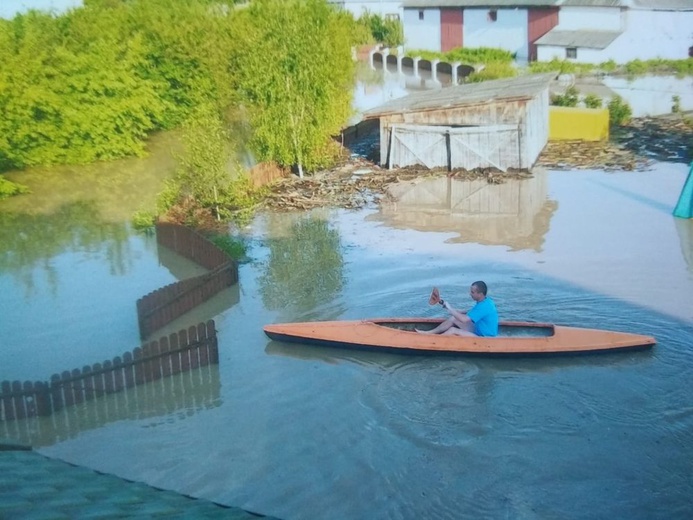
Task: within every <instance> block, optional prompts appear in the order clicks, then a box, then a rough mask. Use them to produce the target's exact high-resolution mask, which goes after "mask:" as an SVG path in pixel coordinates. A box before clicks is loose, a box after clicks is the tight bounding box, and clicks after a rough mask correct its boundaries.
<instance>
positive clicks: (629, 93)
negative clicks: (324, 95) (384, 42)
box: [354, 64, 693, 121]
mask: <svg viewBox="0 0 693 520" xmlns="http://www.w3.org/2000/svg"><path fill="white" fill-rule="evenodd" d="M376 67H380V68H376V69H375V70H370V71H367V72H366V71H361V79H360V81H359V82H358V83H357V86H356V89H355V91H354V106H355V108H356V109H357V110H362V111H365V110H369V109H371V108H374V107H377V106H379V105H382V104H384V103H387V102H388V101H391V100H393V99H397V98H401V97H403V96H406V95H407V94H409V93H412V92H417V91H421V90H435V89H440V88H447V87H448V86H450V84H451V77H450V76H449V75H447V74H444V73H441V74H439V75H438V76H437V79H433V78H431V75H430V72H428V73H426V72H422V73H421V75H419V76H416V75H414V71H413V70H412V69H409V68H407V67H404V68H402V72H398V71H396V70H390V71H389V72H385V71H383V70H382V64H376ZM390 69H391V68H390ZM556 83H557V84H558V85H560V86H561V88H560V89H559V91H561V92H562V91H563V90H564V89H565V87H567V86H569V84H565V85H563V84H561V83H560V82H556ZM571 84H574V85H575V87H576V88H577V89H578V91H579V92H580V94H581V95H583V96H584V95H587V94H590V93H592V94H595V95H597V96H598V97H600V98H601V99H602V100H603V103H604V105H603V106H606V105H607V103H608V102H609V100H610V99H611V98H613V97H614V96H615V95H619V96H621V98H623V100H624V101H625V102H626V103H628V105H629V106H630V107H631V110H632V115H633V117H646V116H658V115H663V114H670V113H672V111H673V107H674V106H675V105H677V107H678V110H679V111H683V112H685V111H690V110H693V78H691V77H690V76H684V77H676V76H662V75H656V76H655V75H643V76H637V77H632V78H631V77H624V76H604V77H601V78H599V77H586V78H577V79H575V78H573V79H572V82H571ZM358 119H359V118H358V117H357V118H355V121H357V120H358Z"/></svg>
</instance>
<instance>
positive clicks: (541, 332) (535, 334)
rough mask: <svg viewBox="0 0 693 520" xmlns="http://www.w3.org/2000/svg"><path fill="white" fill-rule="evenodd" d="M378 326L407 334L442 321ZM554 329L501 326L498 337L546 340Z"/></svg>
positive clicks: (394, 321)
mask: <svg viewBox="0 0 693 520" xmlns="http://www.w3.org/2000/svg"><path fill="white" fill-rule="evenodd" d="M373 323H375V324H376V325H380V326H382V327H388V328H391V329H397V330H402V331H407V332H414V329H415V328H416V329H419V330H432V329H434V328H435V327H436V326H437V325H438V324H439V323H440V321H437V320H435V321H430V320H421V321H416V320H412V321H401V320H392V321H387V320H376V321H373ZM554 332H555V331H554V327H553V325H544V324H533V323H526V324H512V325H508V324H501V325H500V326H499V327H498V336H497V337H503V338H545V337H548V336H553V335H554Z"/></svg>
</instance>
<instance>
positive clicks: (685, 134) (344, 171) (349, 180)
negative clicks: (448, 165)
mask: <svg viewBox="0 0 693 520" xmlns="http://www.w3.org/2000/svg"><path fill="white" fill-rule="evenodd" d="M692 146H693V118H691V117H690V114H689V115H671V116H664V117H658V118H639V119H634V120H633V121H632V122H631V123H630V124H629V125H627V126H625V127H621V128H619V129H618V130H617V131H615V132H614V134H613V135H612V137H611V140H610V141H605V142H587V141H551V142H549V143H548V144H547V146H546V148H544V151H543V152H542V154H541V155H540V156H539V159H538V161H537V163H536V166H538V167H546V168H552V169H560V170H579V169H594V170H606V171H632V170H643V169H647V168H648V167H649V166H650V165H651V164H652V162H653V161H655V160H659V161H674V162H689V161H690V160H691V153H692V152H693V149H692ZM441 176H448V177H454V178H457V179H469V180H478V179H482V178H485V179H486V181H487V182H489V183H491V184H501V183H503V182H505V181H506V180H507V179H511V178H526V177H531V175H530V174H528V173H527V172H526V171H517V170H512V171H508V172H501V171H500V170H496V169H494V168H481V169H477V170H473V171H467V170H455V171H452V172H448V171H447V170H446V169H443V168H439V169H433V170H430V169H428V168H425V167H424V166H409V167H406V168H398V169H392V170H389V169H387V168H381V167H379V166H378V165H377V164H375V163H373V162H371V161H369V160H368V159H366V158H364V157H363V156H354V155H352V156H351V157H349V158H347V159H346V160H345V161H344V162H342V163H340V164H338V165H337V166H335V167H334V168H332V169H330V170H325V171H321V172H316V173H315V174H313V175H311V176H310V177H306V178H304V179H299V178H296V177H295V176H292V177H288V178H284V179H282V180H281V181H279V182H277V183H275V184H273V185H272V187H271V192H270V193H269V194H268V195H267V197H266V198H265V201H264V206H265V207H266V208H270V209H274V210H279V211H290V210H309V209H313V208H318V207H341V208H347V209H356V208H362V207H365V206H368V205H370V204H372V203H374V202H377V201H378V200H380V199H382V198H384V197H388V192H387V187H388V186H389V185H391V184H394V183H397V182H401V181H415V180H422V179H427V178H431V177H441Z"/></svg>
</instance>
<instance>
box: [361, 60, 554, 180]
mask: <svg viewBox="0 0 693 520" xmlns="http://www.w3.org/2000/svg"><path fill="white" fill-rule="evenodd" d="M553 77H554V75H553V74H534V75H528V76H520V77H517V78H509V79H500V80H493V81H485V82H482V83H471V84H465V85H459V86H454V87H448V88H442V89H439V90H427V91H424V92H416V93H414V94H410V95H408V96H405V97H403V98H399V99H395V100H393V101H390V102H388V103H386V104H384V105H381V106H379V107H376V108H373V109H371V110H368V111H367V112H365V113H364V114H363V119H364V120H368V119H379V120H380V163H381V164H382V165H388V166H389V167H390V168H393V167H404V166H412V165H417V164H419V165H424V166H426V167H428V168H438V167H447V168H448V169H456V168H464V169H467V170H473V169H475V168H487V167H494V168H498V169H499V170H501V171H507V170H508V169H509V168H514V169H529V168H531V167H532V166H533V165H534V163H535V162H536V160H537V157H539V154H540V153H541V151H542V150H543V149H544V146H546V142H547V141H548V136H549V83H550V82H551V79H552V78H553Z"/></svg>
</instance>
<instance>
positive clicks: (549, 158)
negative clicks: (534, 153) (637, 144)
mask: <svg viewBox="0 0 693 520" xmlns="http://www.w3.org/2000/svg"><path fill="white" fill-rule="evenodd" d="M647 163H648V161H647V159H645V158H643V157H638V156H637V155H636V154H634V153H633V152H631V151H630V150H627V149H625V148H623V147H622V146H621V145H618V144H614V143H610V142H601V141H596V142H592V141H549V142H548V143H547V145H546V147H545V148H544V151H542V152H541V155H540V156H539V159H538V160H537V163H536V165H537V166H543V167H546V168H552V169H555V170H585V169H589V170H637V169H640V168H643V167H645V166H646V165H647Z"/></svg>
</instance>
